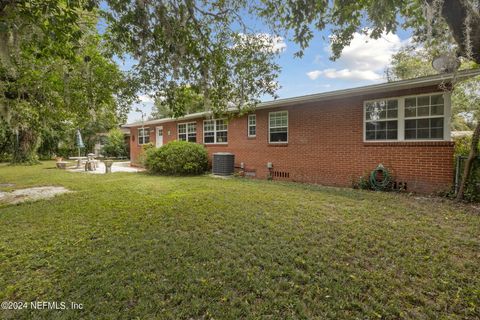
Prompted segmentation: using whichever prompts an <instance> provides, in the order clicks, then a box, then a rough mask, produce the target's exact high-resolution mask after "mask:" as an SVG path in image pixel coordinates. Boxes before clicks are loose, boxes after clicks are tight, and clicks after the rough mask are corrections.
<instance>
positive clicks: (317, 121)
mask: <svg viewBox="0 0 480 320" xmlns="http://www.w3.org/2000/svg"><path fill="white" fill-rule="evenodd" d="M478 74H479V72H478V71H474V70H469V71H464V72H459V73H457V75H456V78H455V79H456V80H460V79H463V78H467V77H471V76H474V75H478ZM451 81H452V75H451V74H443V75H435V76H430V77H423V78H417V79H412V80H403V81H398V82H390V83H383V84H377V85H371V86H365V87H359V88H353V89H346V90H338V91H332V92H325V93H319V94H313V95H307V96H301V97H295V98H288V99H280V100H275V101H270V102H264V103H261V104H259V105H258V107H257V108H256V110H255V112H252V113H251V114H249V115H245V116H241V117H234V118H233V119H231V120H230V121H227V119H212V117H211V115H210V114H209V113H206V112H205V113H196V114H190V115H187V116H185V117H183V118H179V119H170V118H168V119H159V120H150V121H145V122H144V123H138V122H137V123H132V124H128V125H126V127H128V128H130V130H131V135H130V137H131V138H130V156H131V161H132V164H138V163H137V162H138V156H139V154H140V152H141V149H142V144H145V143H148V142H152V143H154V144H155V145H156V146H157V147H158V146H161V145H163V144H165V143H168V142H170V141H173V140H176V139H178V140H187V141H192V142H196V143H201V144H204V145H205V146H206V148H207V149H208V152H209V155H210V156H211V155H212V154H213V153H215V152H231V153H233V154H234V155H235V165H236V166H238V167H240V166H242V167H243V168H244V170H245V172H246V173H247V175H249V176H254V177H256V178H262V179H264V178H267V176H268V175H269V173H270V171H269V170H272V172H271V174H272V176H273V179H274V180H275V179H278V180H290V181H300V182H309V183H318V184H323V185H331V186H351V184H352V181H354V180H355V181H358V179H359V177H360V176H362V175H365V173H367V172H371V171H372V170H373V169H375V168H376V166H377V165H378V164H380V163H381V164H383V165H384V166H385V167H386V168H387V169H389V170H390V171H391V172H392V174H393V175H394V177H395V180H396V181H397V182H403V183H406V185H407V189H408V190H409V191H416V192H422V193H429V192H435V191H441V190H446V189H448V188H449V187H450V186H451V185H452V180H453V151H454V143H453V142H452V141H451V138H450V110H451V103H450V94H449V93H448V92H446V91H444V90H442V88H445V86H449V85H450V82H451ZM269 162H270V163H272V165H273V167H272V169H268V168H267V163H269Z"/></svg>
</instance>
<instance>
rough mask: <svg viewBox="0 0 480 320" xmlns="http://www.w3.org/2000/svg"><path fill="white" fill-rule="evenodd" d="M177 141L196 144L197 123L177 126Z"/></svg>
mask: <svg viewBox="0 0 480 320" xmlns="http://www.w3.org/2000/svg"><path fill="white" fill-rule="evenodd" d="M177 132H178V140H181V141H188V142H197V123H196V122H187V123H179V124H178V125H177Z"/></svg>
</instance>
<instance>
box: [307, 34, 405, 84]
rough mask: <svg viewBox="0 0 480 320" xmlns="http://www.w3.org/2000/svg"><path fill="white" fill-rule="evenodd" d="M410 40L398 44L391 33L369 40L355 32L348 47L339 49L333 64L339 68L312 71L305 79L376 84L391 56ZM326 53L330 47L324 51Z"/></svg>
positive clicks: (395, 36)
mask: <svg viewBox="0 0 480 320" xmlns="http://www.w3.org/2000/svg"><path fill="white" fill-rule="evenodd" d="M409 42H410V39H407V40H404V41H402V39H400V37H399V36H397V35H395V34H391V33H389V34H384V35H383V36H382V37H381V38H379V39H371V38H370V37H369V36H368V35H365V34H360V33H355V34H354V36H353V39H352V41H351V43H350V45H349V46H347V47H345V49H343V52H342V55H341V56H340V58H339V59H337V61H336V62H335V64H336V65H339V66H340V68H338V69H337V68H330V69H324V70H313V71H310V72H307V76H308V77H309V78H310V79H312V80H315V79H317V78H318V77H320V76H324V77H326V78H329V79H349V80H368V81H376V82H378V81H380V80H381V79H382V77H383V71H384V70H385V68H386V67H387V66H388V65H389V63H390V60H391V57H392V55H393V54H394V53H396V52H397V51H398V50H399V49H400V48H401V47H402V46H405V45H406V44H408V43H409ZM326 51H328V52H330V51H331V49H330V47H328V48H326Z"/></svg>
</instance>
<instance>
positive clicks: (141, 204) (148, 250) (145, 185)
mask: <svg viewBox="0 0 480 320" xmlns="http://www.w3.org/2000/svg"><path fill="white" fill-rule="evenodd" d="M53 167H54V164H53V163H52V162H50V163H45V164H43V165H41V166H33V167H11V166H5V165H0V183H5V182H11V183H15V184H16V186H15V187H16V188H21V187H26V186H38V185H61V186H65V187H67V188H70V189H71V190H74V191H75V192H74V193H69V194H65V195H60V196H58V197H56V198H54V199H53V200H43V201H38V202H34V203H24V204H20V205H12V206H5V205H3V206H0V301H5V300H8V301H27V302H30V301H58V302H61V301H64V302H68V303H70V302H72V301H73V302H76V303H81V304H83V310H63V311H54V310H31V309H28V310H22V311H13V310H10V311H1V310H0V318H6V319H31V318H33V319H134V318H138V319H152V318H158V319H213V318H215V319H399V318H406V319H478V318H479V317H480V305H479V301H480V238H479V235H480V215H479V214H478V213H475V212H474V211H473V210H472V209H468V208H466V207H465V208H463V209H462V207H459V206H454V205H453V204H451V203H449V202H444V201H442V200H440V199H426V198H415V197H409V196H406V195H398V194H386V193H374V192H365V191H357V190H350V189H334V188H323V187H317V186H308V185H301V184H290V183H278V182H268V181H253V180H244V179H240V178H238V179H229V180H223V179H214V178H211V177H207V176H205V177H189V178H172V177H156V176H149V175H146V174H132V173H115V174H111V175H105V176H104V175H87V174H80V173H69V172H63V171H60V170H57V169H53Z"/></svg>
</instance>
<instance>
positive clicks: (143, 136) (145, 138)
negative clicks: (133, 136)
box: [138, 128, 150, 144]
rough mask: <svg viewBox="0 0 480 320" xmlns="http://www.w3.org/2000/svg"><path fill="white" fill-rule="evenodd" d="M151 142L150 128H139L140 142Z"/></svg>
mask: <svg viewBox="0 0 480 320" xmlns="http://www.w3.org/2000/svg"><path fill="white" fill-rule="evenodd" d="M149 142H150V129H149V128H139V129H138V144H147V143H149Z"/></svg>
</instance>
